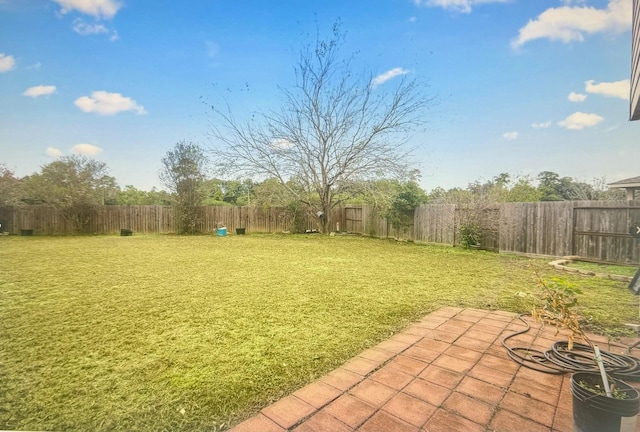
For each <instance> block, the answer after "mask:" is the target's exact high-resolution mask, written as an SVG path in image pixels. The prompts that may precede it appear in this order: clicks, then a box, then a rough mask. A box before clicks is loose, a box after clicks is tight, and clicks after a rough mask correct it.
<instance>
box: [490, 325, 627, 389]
mask: <svg viewBox="0 0 640 432" xmlns="http://www.w3.org/2000/svg"><path fill="white" fill-rule="evenodd" d="M518 319H519V320H520V321H522V322H523V323H524V324H525V325H526V326H527V328H526V329H524V330H520V331H517V332H515V333H513V334H510V335H508V336H505V337H504V338H503V339H502V346H503V347H504V348H505V349H506V350H507V354H508V355H509V357H511V358H512V359H513V360H514V361H515V362H517V363H519V364H521V365H522V366H525V367H527V368H529V369H533V370H536V371H539V372H545V373H549V374H556V375H561V374H564V373H570V372H598V371H599V369H598V366H597V365H596V363H595V361H594V358H595V353H594V352H593V349H592V348H591V347H590V346H589V345H585V344H581V343H574V344H573V349H572V350H571V351H569V342H568V341H559V342H556V343H554V344H553V345H552V346H551V348H550V349H548V350H547V351H540V350H537V349H533V348H524V347H509V346H507V340H509V339H510V338H512V337H514V336H518V335H521V334H523V333H527V332H528V331H529V330H530V329H531V326H530V325H529V323H528V322H527V321H525V320H524V318H523V315H518ZM639 344H640V342H638V343H636V344H634V345H633V346H631V347H629V348H628V349H627V353H629V352H630V351H631V349H633V348H634V347H635V346H636V345H639ZM600 354H601V356H602V361H603V363H604V368H605V370H606V371H607V373H608V374H610V375H612V376H613V377H615V378H619V379H622V380H627V381H636V382H638V381H640V360H638V359H637V358H635V357H633V356H631V355H624V354H614V353H611V352H609V351H603V350H600Z"/></svg>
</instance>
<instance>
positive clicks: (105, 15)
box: [53, 0, 122, 19]
mask: <svg viewBox="0 0 640 432" xmlns="http://www.w3.org/2000/svg"><path fill="white" fill-rule="evenodd" d="M53 1H54V2H56V3H58V4H59V5H60V7H61V8H62V9H61V10H60V12H61V13H62V14H66V13H69V12H71V11H73V10H75V11H77V12H80V13H82V14H85V15H91V16H93V17H95V18H98V19H111V18H113V17H114V16H115V14H116V13H117V12H118V10H119V9H120V7H121V6H122V5H121V4H120V3H119V2H117V1H116V0H53Z"/></svg>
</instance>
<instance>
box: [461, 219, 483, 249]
mask: <svg viewBox="0 0 640 432" xmlns="http://www.w3.org/2000/svg"><path fill="white" fill-rule="evenodd" d="M459 232H460V244H462V247H464V248H467V249H469V248H472V247H475V246H480V240H482V228H480V225H478V224H477V223H475V222H469V223H466V224H464V225H461V226H460V229H459Z"/></svg>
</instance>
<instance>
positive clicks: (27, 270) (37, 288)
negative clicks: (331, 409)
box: [0, 235, 638, 431]
mask: <svg viewBox="0 0 640 432" xmlns="http://www.w3.org/2000/svg"><path fill="white" fill-rule="evenodd" d="M547 261H548V260H543V261H540V260H530V259H526V258H522V257H515V256H507V255H498V254H495V253H490V252H483V251H466V250H461V249H453V248H448V247H437V246H421V245H415V244H411V243H400V242H393V241H386V240H376V239H369V238H360V237H324V236H320V235H309V236H303V235H300V236H295V235H247V236H227V237H214V236H202V237H178V236H133V237H118V236H111V237H110V236H104V237H58V238H51V237H49V238H47V237H14V236H4V237H0V296H1V301H0V341H1V342H0V429H22V430H24V429H28V430H65V431H67V430H127V431H129V430H154V431H161V430H202V429H207V430H216V429H224V428H225V427H227V426H228V425H229V424H233V423H234V422H237V421H239V420H240V419H242V418H243V417H247V416H249V415H250V414H252V413H255V412H256V410H258V409H259V408H261V407H263V406H265V405H266V404H268V403H269V402H272V401H274V400H276V399H278V398H280V397H282V396H283V395H285V394H287V393H289V392H291V391H293V390H295V389H297V388H299V387H301V386H303V385H304V384H306V383H308V382H310V381H312V380H314V379H315V378H317V377H319V376H321V375H323V374H325V373H327V372H328V371H330V370H332V369H334V368H336V367H337V366H338V365H340V364H341V363H343V362H344V361H345V360H347V359H349V358H350V357H352V356H354V355H356V354H357V353H359V352H360V351H362V350H363V349H365V348H367V347H369V346H372V345H374V344H376V343H378V342H380V341H381V340H384V339H386V338H388V337H389V336H390V335H392V334H393V333H394V332H396V331H398V330H399V329H401V328H402V327H404V326H406V325H407V324H408V323H410V322H411V321H412V320H416V319H417V318H418V317H420V316H422V315H423V314H426V313H428V312H431V311H433V310H435V309H437V308H439V307H441V306H460V307H474V308H483V309H502V310H510V311H518V310H519V309H523V304H522V302H521V301H519V300H517V298H518V297H516V296H515V295H514V293H515V292H516V291H530V290H533V289H535V286H536V279H535V275H534V269H533V268H540V269H541V270H540V271H541V272H543V274H546V275H549V276H551V275H555V276H558V277H562V278H566V279H569V280H571V281H574V282H577V283H578V285H579V286H580V287H581V288H582V289H583V291H584V295H583V296H582V298H581V302H582V304H583V305H584V307H585V310H584V313H585V315H587V316H588V317H589V318H590V319H591V320H592V323H591V324H592V326H593V328H596V329H599V330H601V331H607V332H610V333H611V334H615V333H619V332H620V331H622V329H623V328H624V323H626V322H636V321H637V316H638V306H637V299H636V298H635V297H634V296H633V295H632V294H631V293H630V292H629V291H628V290H627V289H626V284H624V283H621V282H614V281H610V280H604V279H599V278H589V277H580V276H576V275H568V274H566V273H563V272H556V271H555V270H553V269H551V268H549V267H548V266H547V265H546V262H547Z"/></svg>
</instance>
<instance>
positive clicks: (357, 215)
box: [344, 207, 364, 233]
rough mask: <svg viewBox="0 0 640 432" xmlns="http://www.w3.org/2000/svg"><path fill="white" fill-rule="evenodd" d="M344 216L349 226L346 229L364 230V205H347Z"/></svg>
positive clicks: (349, 230)
mask: <svg viewBox="0 0 640 432" xmlns="http://www.w3.org/2000/svg"><path fill="white" fill-rule="evenodd" d="M344 216H345V221H346V223H347V226H346V227H344V230H345V231H347V232H358V233H362V232H364V223H363V220H362V207H345V208H344Z"/></svg>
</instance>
